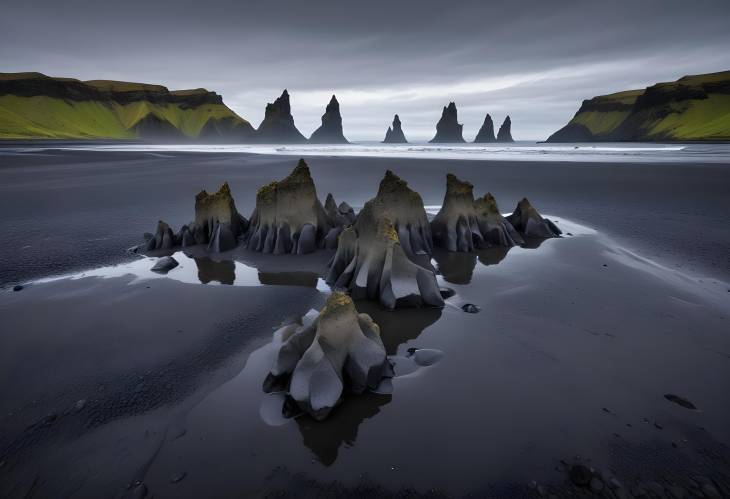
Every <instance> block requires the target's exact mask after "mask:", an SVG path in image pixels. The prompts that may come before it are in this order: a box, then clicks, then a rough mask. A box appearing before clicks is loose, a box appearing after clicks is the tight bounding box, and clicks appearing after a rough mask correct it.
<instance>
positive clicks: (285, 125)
mask: <svg viewBox="0 0 730 499" xmlns="http://www.w3.org/2000/svg"><path fill="white" fill-rule="evenodd" d="M256 138H257V140H258V141H259V142H265V143H271V144H297V143H302V142H306V141H307V139H306V137H304V135H302V134H301V133H300V132H299V130H297V127H296V126H294V117H293V116H292V115H291V106H290V105H289V92H287V91H286V90H284V92H283V93H282V94H281V97H279V98H278V99H276V100H275V101H274V102H273V104H272V103H269V104H266V113H265V114H264V120H263V121H262V122H261V124H260V125H259V128H258V130H257V131H256Z"/></svg>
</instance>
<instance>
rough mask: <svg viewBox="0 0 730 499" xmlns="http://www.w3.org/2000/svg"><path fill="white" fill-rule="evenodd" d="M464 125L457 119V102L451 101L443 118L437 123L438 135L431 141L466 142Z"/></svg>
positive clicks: (445, 109) (436, 142) (442, 114)
mask: <svg viewBox="0 0 730 499" xmlns="http://www.w3.org/2000/svg"><path fill="white" fill-rule="evenodd" d="M463 128H464V125H460V124H459V122H458V119H457V113H456V104H454V103H453V102H449V105H448V106H446V107H444V110H443V111H442V113H441V119H440V120H439V122H438V123H437V124H436V136H435V137H434V138H432V139H431V140H430V141H429V142H430V143H432V144H439V143H453V142H465V140H464V137H463V136H462V129H463Z"/></svg>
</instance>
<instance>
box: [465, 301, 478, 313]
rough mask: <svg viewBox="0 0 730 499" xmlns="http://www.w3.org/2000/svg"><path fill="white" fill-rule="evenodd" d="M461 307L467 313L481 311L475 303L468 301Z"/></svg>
mask: <svg viewBox="0 0 730 499" xmlns="http://www.w3.org/2000/svg"><path fill="white" fill-rule="evenodd" d="M461 309H462V310H463V311H464V312H466V313H467V314H476V313H477V312H479V310H480V308H479V307H477V306H476V305H474V304H473V303H467V304H465V305H462V306H461Z"/></svg>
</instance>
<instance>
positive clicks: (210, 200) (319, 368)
mask: <svg viewBox="0 0 730 499" xmlns="http://www.w3.org/2000/svg"><path fill="white" fill-rule="evenodd" d="M559 235H560V229H558V227H557V226H556V225H555V224H554V223H553V222H552V221H550V220H548V219H545V218H543V217H542V216H540V214H539V213H538V212H537V210H536V209H535V208H534V207H533V206H532V205H531V204H530V202H529V201H528V200H527V199H522V200H521V201H520V202H519V204H518V205H517V208H516V209H515V211H514V212H513V213H512V214H511V215H509V216H507V217H504V216H502V214H501V213H500V212H499V209H498V208H497V203H496V201H495V199H494V197H493V196H492V195H491V194H490V193H486V194H485V195H484V196H483V197H481V198H478V199H474V194H473V186H472V184H470V183H469V182H466V181H463V180H460V179H458V178H457V177H456V176H454V175H452V174H448V175H447V177H446V194H445V196H444V201H443V205H442V207H441V210H440V211H439V212H438V214H437V215H436V216H435V217H434V218H433V220H429V217H428V215H427V213H426V210H425V208H424V204H423V199H422V198H421V196H420V195H419V194H418V193H417V192H416V191H414V190H413V189H411V188H410V187H409V186H408V183H407V182H406V181H405V180H403V179H401V178H399V177H398V176H397V175H396V174H395V173H393V172H392V171H390V170H388V171H386V172H385V175H384V177H383V179H382V180H381V182H380V185H379V187H378V192H377V194H376V196H375V197H373V198H372V199H371V200H369V201H367V202H366V203H365V205H364V207H363V208H362V210H360V212H359V213H357V214H356V213H355V210H354V209H353V208H352V207H351V206H350V205H348V204H347V203H346V202H344V201H343V202H341V203H339V204H338V203H337V202H336V201H335V198H334V196H333V195H332V194H328V195H327V198H326V201H325V204H324V205H322V203H321V202H320V200H319V198H318V196H317V190H316V187H315V184H314V180H313V179H312V176H311V174H310V171H309V167H308V166H307V164H306V163H305V162H304V160H303V159H300V160H299V162H298V164H297V165H296V167H295V168H294V170H293V171H292V172H291V174H289V175H288V176H287V177H286V178H284V179H282V180H280V181H274V182H271V183H269V184H267V185H264V186H262V187H260V188H259V189H258V191H257V194H256V207H255V209H254V211H253V213H252V214H251V217H250V220H246V219H245V218H244V217H243V216H241V215H240V214H239V213H238V211H237V209H236V205H235V202H234V200H233V197H232V195H231V190H230V188H229V186H228V184H227V183H225V184H223V186H221V188H220V189H219V191H218V192H216V193H213V194H208V193H207V192H206V191H201V192H200V193H198V195H197V196H196V197H195V220H194V221H193V222H191V223H190V224H188V225H184V226H183V227H182V228H181V229H180V230H179V231H178V232H177V233H174V232H173V230H172V229H171V228H170V226H169V225H168V224H166V223H165V222H162V221H160V222H159V223H158V226H157V231H156V233H155V234H147V235H146V237H147V239H148V240H147V242H146V243H145V244H143V245H141V246H140V247H138V248H137V249H138V250H139V249H142V250H144V249H146V250H148V251H160V250H161V251H170V252H171V251H172V250H174V248H176V247H180V246H182V247H189V246H194V245H207V249H208V251H210V252H213V253H217V252H221V251H227V250H230V249H233V248H235V247H236V246H237V245H239V244H240V245H242V246H244V247H246V248H247V249H248V250H249V251H256V252H263V253H272V254H275V255H285V254H297V255H299V254H304V253H309V252H312V251H317V250H320V249H330V250H336V251H335V253H334V255H333V257H332V259H331V261H330V263H329V269H328V271H327V274H326V277H325V280H326V282H327V284H329V285H330V286H331V287H332V288H333V294H332V295H331V296H330V299H329V300H328V301H327V304H326V305H325V308H324V309H323V310H322V311H321V312H320V313H319V315H318V317H317V318H316V319H314V320H311V321H309V322H308V323H306V324H304V325H303V326H300V327H297V326H288V327H287V328H285V330H283V332H282V333H281V334H282V335H283V336H285V338H284V341H283V343H282V345H281V348H280V349H279V352H278V357H277V360H276V363H275V366H274V368H273V369H272V371H271V374H270V376H269V379H268V380H267V383H266V384H267V386H269V388H272V387H274V386H275V385H276V386H280V385H282V383H284V384H286V386H287V390H288V393H289V395H290V396H291V398H292V399H293V400H294V401H295V402H296V404H297V406H298V407H299V408H300V409H301V410H304V411H306V412H308V413H310V414H311V415H313V416H314V417H316V418H318V419H321V418H324V417H326V416H327V414H328V413H329V412H330V411H331V410H332V408H333V407H334V406H335V405H336V404H337V402H338V401H339V399H340V397H341V394H342V392H343V391H344V390H348V391H353V392H356V393H359V392H362V391H363V390H366V389H373V388H375V386H377V384H378V383H379V382H380V380H381V379H382V378H383V376H386V375H387V373H388V365H389V364H388V363H387V361H386V357H385V350H384V348H383V343H382V341H381V340H380V331H379V328H378V326H377V325H376V324H375V323H374V322H373V321H372V319H370V317H368V316H367V315H365V314H359V315H358V314H357V311H356V309H355V305H354V302H353V299H355V300H357V299H367V300H373V301H376V302H378V303H379V304H380V305H381V306H382V307H383V308H386V309H395V308H401V307H442V306H443V305H444V298H448V297H449V296H451V295H453V292H450V293H446V292H445V291H451V290H444V289H440V288H439V286H438V283H437V280H436V272H435V270H434V269H433V267H432V266H431V264H430V263H429V262H430V257H431V255H432V253H433V249H434V246H438V247H441V248H443V249H445V250H447V251H449V252H473V251H476V250H478V249H482V248H489V247H493V246H498V247H505V248H508V247H511V246H514V245H518V244H523V243H525V238H550V237H557V236H559ZM176 263H177V262H175V261H174V259H171V258H168V259H165V260H160V261H159V262H158V265H157V266H156V267H155V269H153V270H156V271H161V272H168V271H174V268H175V266H176ZM462 309H463V310H464V311H465V312H469V313H478V312H479V307H477V306H475V305H473V304H465V305H464V306H462ZM272 389H273V388H272Z"/></svg>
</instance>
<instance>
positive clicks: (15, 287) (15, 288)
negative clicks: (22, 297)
mask: <svg viewBox="0 0 730 499" xmlns="http://www.w3.org/2000/svg"><path fill="white" fill-rule="evenodd" d="M22 290H23V286H21V285H20V284H16V285H15V286H13V291H22Z"/></svg>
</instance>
